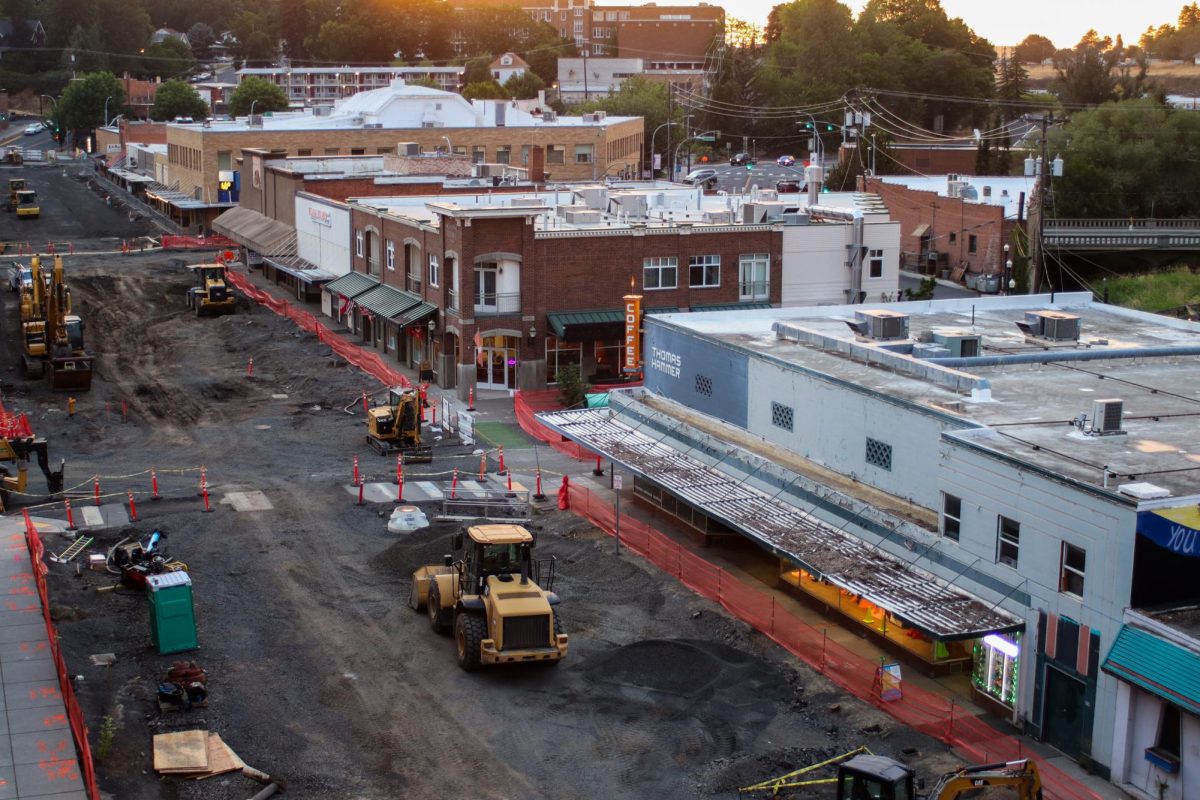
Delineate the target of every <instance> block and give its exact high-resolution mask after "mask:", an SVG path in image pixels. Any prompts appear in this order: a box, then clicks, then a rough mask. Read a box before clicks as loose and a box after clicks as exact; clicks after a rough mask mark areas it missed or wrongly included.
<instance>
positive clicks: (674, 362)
mask: <svg viewBox="0 0 1200 800" xmlns="http://www.w3.org/2000/svg"><path fill="white" fill-rule="evenodd" d="M651 356H652V358H651V360H650V369H652V370H655V371H657V372H661V373H663V374H664V375H669V376H670V377H672V378H678V377H679V373H680V371H681V369H682V367H683V359H682V358H680V357H679V355H678V354H677V353H672V352H671V351H670V350H663V349H662V348H660V347H655V348H653V349H652V350H651Z"/></svg>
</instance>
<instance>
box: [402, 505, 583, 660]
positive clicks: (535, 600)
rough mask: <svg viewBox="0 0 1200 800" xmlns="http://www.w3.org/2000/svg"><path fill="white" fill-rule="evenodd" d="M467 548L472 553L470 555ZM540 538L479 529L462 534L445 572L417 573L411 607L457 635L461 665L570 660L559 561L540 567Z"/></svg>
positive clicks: (438, 568) (514, 529)
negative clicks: (557, 586)
mask: <svg viewBox="0 0 1200 800" xmlns="http://www.w3.org/2000/svg"><path fill="white" fill-rule="evenodd" d="M464 543H465V547H464ZM533 546H534V538H533V534H531V533H530V532H529V531H528V530H526V529H525V528H523V527H521V526H520V525H473V526H470V527H468V528H467V529H466V538H465V540H464V536H463V534H462V533H456V534H455V535H454V538H453V541H452V548H453V550H454V553H455V554H458V558H455V555H454V554H450V555H447V556H445V563H444V564H436V565H431V566H425V567H421V568H420V569H418V570H417V571H416V572H414V573H413V577H412V584H411V586H410V588H409V597H408V604H409V605H410V606H411V607H412V608H413V609H415V610H417V611H420V610H422V609H424V610H425V611H426V613H427V614H428V616H429V624H430V627H432V628H433V629H434V631H436V632H438V633H446V632H448V631H450V630H453V631H454V640H455V644H456V646H457V647H456V650H457V653H458V665H459V666H460V667H462V668H463V669H464V670H468V671H469V670H475V669H478V668H479V667H481V666H483V665H484V664H504V663H513V662H528V661H540V662H544V663H548V664H556V663H558V661H559V660H561V659H562V658H563V657H564V656H566V654H567V634H565V633H563V632H562V621H561V619H560V617H559V614H558V610H557V606H558V603H559V599H558V595H556V594H555V593H554V592H553V587H554V565H555V560H554V559H553V558H549V559H541V560H539V561H534V560H533V558H532V551H533Z"/></svg>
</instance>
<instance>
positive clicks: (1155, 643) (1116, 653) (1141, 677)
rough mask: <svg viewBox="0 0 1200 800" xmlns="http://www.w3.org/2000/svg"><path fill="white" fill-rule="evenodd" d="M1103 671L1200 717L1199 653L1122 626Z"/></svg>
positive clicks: (1128, 626) (1139, 629)
mask: <svg viewBox="0 0 1200 800" xmlns="http://www.w3.org/2000/svg"><path fill="white" fill-rule="evenodd" d="M1101 669H1103V670H1104V671H1105V672H1107V673H1108V674H1110V675H1113V676H1115V677H1116V678H1119V679H1120V680H1123V681H1125V682H1126V683H1132V684H1133V685H1135V686H1138V687H1141V688H1142V689H1145V690H1146V691H1147V692H1150V694H1153V695H1156V696H1158V697H1161V698H1162V699H1163V700H1166V701H1167V702H1168V703H1170V704H1171V705H1173V706H1177V707H1179V708H1181V709H1183V710H1184V711H1187V712H1189V713H1191V714H1200V653H1196V652H1194V651H1192V650H1187V649H1185V648H1183V647H1180V646H1179V645H1177V644H1174V643H1173V642H1168V641H1167V640H1166V639H1162V638H1160V637H1158V636H1155V635H1154V634H1152V633H1150V632H1149V631H1144V630H1142V629H1141V628H1134V627H1132V626H1130V625H1123V626H1122V627H1121V632H1120V633H1119V634H1117V638H1116V640H1115V641H1114V642H1113V646H1112V649H1111V650H1109V651H1108V658H1106V659H1105V660H1104V665H1103V666H1102V667H1101Z"/></svg>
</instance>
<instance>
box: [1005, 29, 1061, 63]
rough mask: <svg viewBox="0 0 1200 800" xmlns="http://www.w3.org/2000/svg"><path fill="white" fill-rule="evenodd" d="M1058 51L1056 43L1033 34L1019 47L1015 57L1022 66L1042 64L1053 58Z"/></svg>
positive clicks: (1023, 40) (1015, 51)
mask: <svg viewBox="0 0 1200 800" xmlns="http://www.w3.org/2000/svg"><path fill="white" fill-rule="evenodd" d="M1056 50H1057V48H1056V47H1055V46H1054V42H1052V41H1050V40H1049V39H1047V38H1046V37H1045V36H1042V35H1041V34H1040V33H1031V34H1029V35H1028V36H1026V37H1025V38H1024V39H1022V40H1021V43H1020V44H1019V45H1017V47H1016V49H1015V50H1014V51H1013V57H1014V58H1016V59H1017V61H1018V62H1019V63H1021V64H1040V63H1042V62H1043V61H1045V60H1046V59H1047V58H1053V57H1054V53H1055V51H1056Z"/></svg>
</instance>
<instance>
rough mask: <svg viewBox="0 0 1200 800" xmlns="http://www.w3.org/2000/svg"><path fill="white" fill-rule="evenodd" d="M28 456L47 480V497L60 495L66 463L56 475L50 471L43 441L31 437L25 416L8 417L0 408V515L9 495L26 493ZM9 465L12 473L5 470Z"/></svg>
mask: <svg viewBox="0 0 1200 800" xmlns="http://www.w3.org/2000/svg"><path fill="white" fill-rule="evenodd" d="M31 456H36V457H37V460H38V466H39V467H41V469H42V473H43V474H44V475H45V476H46V488H47V489H49V491H50V494H52V495H54V494H58V493H60V492H61V491H62V488H63V469H64V468H65V466H66V461H63V462H61V463H60V465H59V468H58V471H57V472H54V471H52V470H51V469H50V459H49V457H48V455H47V451H46V440H45V439H39V438H38V437H36V436H34V435H33V431H32V430H30V428H29V421H28V420H27V419H26V418H25V415H24V414H10V413H8V412H7V411H5V410H4V406H3V405H0V513H2V512H3V511H4V508H5V502H6V501H7V500H8V494H9V493H10V492H24V491H25V487H26V485H27V480H28V473H29V459H30V457H31ZM8 464H11V465H12V466H13V469H14V470H15V471H9V468H8V466H6V465H8Z"/></svg>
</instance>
